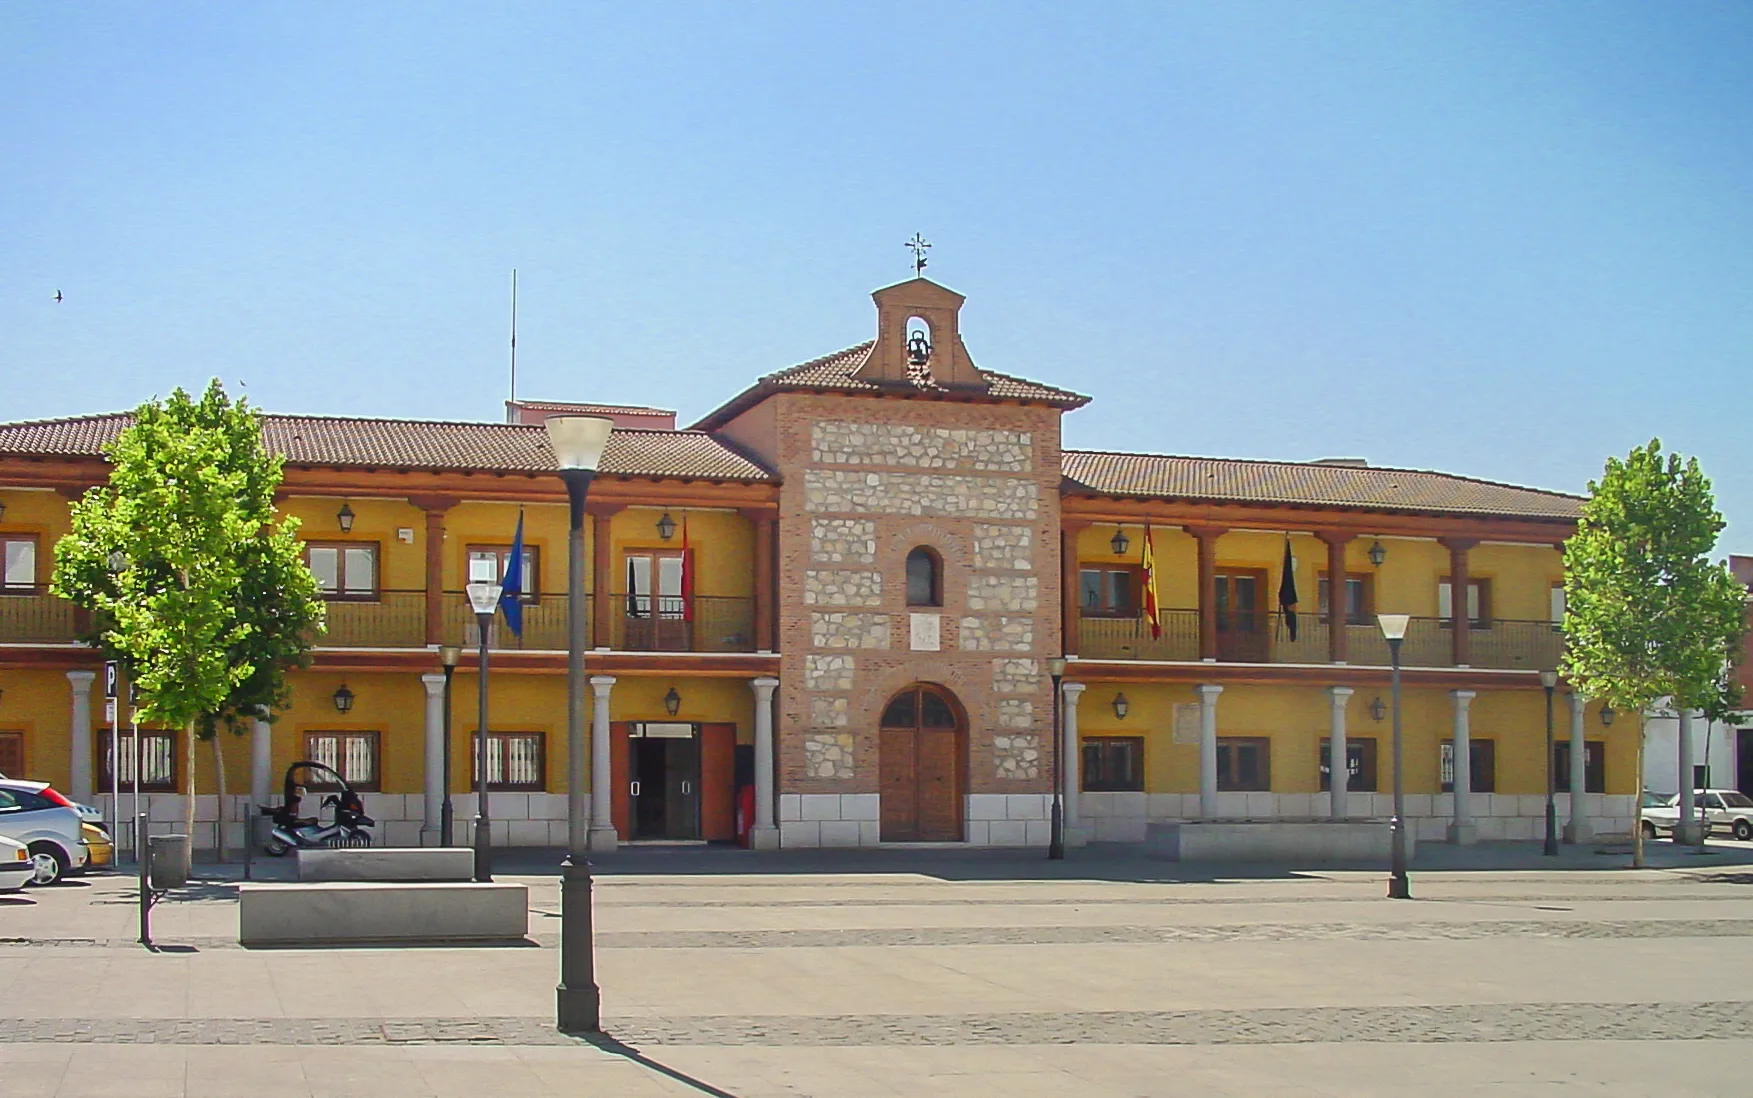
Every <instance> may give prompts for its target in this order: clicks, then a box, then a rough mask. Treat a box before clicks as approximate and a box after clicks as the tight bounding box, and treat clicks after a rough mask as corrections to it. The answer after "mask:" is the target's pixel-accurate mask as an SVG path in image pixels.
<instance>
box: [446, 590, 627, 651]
mask: <svg viewBox="0 0 1753 1098" xmlns="http://www.w3.org/2000/svg"><path fill="white" fill-rule="evenodd" d="M590 603H591V598H590V596H589V595H586V596H584V646H585V647H586V648H594V647H595V646H596V641H595V634H594V632H593V631H592V628H591V614H590V610H591V607H590ZM571 604H572V599H571V598H570V597H569V596H567V595H543V596H541V597H540V598H537V599H530V600H526V601H525V602H524V604H523V615H522V616H523V635H522V636H518V635H517V634H516V633H513V632H512V631H511V627H510V626H509V625H507V624H506V623H505V615H504V614H503V613H500V614H496V615H494V618H493V626H492V628H490V629H489V630H488V631H487V647H488V648H491V649H493V650H495V651H502V652H517V651H528V652H564V651H565V650H566V617H567V612H568V608H569V607H570V606H571ZM443 606H444V616H443V627H442V628H443V634H442V635H443V637H444V641H445V643H446V644H460V645H462V646H463V647H464V648H476V647H479V646H480V643H481V632H480V626H479V625H478V624H477V623H476V621H475V612H474V610H472V609H470V608H469V599H468V595H467V594H465V593H464V592H462V591H446V592H445V593H444V603H443Z"/></svg>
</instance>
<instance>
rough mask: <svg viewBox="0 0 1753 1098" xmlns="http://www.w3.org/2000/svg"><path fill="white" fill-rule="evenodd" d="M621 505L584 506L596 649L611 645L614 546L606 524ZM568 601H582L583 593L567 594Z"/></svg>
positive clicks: (592, 631)
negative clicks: (587, 520)
mask: <svg viewBox="0 0 1753 1098" xmlns="http://www.w3.org/2000/svg"><path fill="white" fill-rule="evenodd" d="M625 506H626V505H625V504H620V503H588V502H587V503H586V504H585V505H584V510H585V513H586V514H588V515H589V516H590V551H591V590H592V591H593V592H594V593H595V594H596V604H595V605H594V606H593V607H592V610H593V611H594V614H593V615H592V616H593V617H594V619H595V620H594V621H593V622H592V624H591V635H592V636H593V637H594V638H595V646H596V647H597V648H609V647H611V646H613V644H614V637H615V633H614V627H615V619H614V613H613V611H614V603H615V600H614V599H612V598H610V597H609V592H610V591H611V590H612V589H613V588H614V583H615V569H614V561H613V559H612V553H613V551H614V544H613V543H612V542H611V541H610V540H609V520H610V519H612V518H614V517H615V512H617V511H621V510H623V509H625ZM567 594H568V596H569V597H579V598H582V597H583V595H584V592H582V591H569V592H567Z"/></svg>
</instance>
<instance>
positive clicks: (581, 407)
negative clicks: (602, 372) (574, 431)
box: [516, 400, 676, 416]
mask: <svg viewBox="0 0 1753 1098" xmlns="http://www.w3.org/2000/svg"><path fill="white" fill-rule="evenodd" d="M516 404H517V406H518V407H520V408H532V409H534V410H536V411H538V412H579V413H585V414H588V413H591V412H616V413H619V414H620V415H624V416H673V415H675V414H676V413H675V411H674V410H673V409H670V408H652V407H649V406H647V405H643V404H578V403H575V402H570V401H564V400H519V401H516Z"/></svg>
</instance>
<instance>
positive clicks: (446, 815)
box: [438, 644, 463, 846]
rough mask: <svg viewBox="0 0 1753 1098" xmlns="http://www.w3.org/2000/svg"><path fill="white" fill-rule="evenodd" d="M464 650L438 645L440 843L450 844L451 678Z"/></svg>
mask: <svg viewBox="0 0 1753 1098" xmlns="http://www.w3.org/2000/svg"><path fill="white" fill-rule="evenodd" d="M462 658H463V650H462V648H460V647H459V646H457V645H454V644H442V645H439V647H438V662H439V663H441V664H443V665H444V799H443V800H442V801H440V802H439V808H438V845H440V846H449V845H450V842H451V838H452V833H453V831H454V830H455V824H456V806H455V805H453V804H451V801H450V680H451V676H452V675H455V674H456V670H457V664H458V663H459V662H461V661H462Z"/></svg>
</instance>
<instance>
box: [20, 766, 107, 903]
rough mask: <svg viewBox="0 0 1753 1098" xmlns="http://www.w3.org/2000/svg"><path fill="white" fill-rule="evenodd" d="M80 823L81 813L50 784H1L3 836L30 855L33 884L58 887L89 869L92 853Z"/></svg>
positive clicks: (21, 782)
mask: <svg viewBox="0 0 1753 1098" xmlns="http://www.w3.org/2000/svg"><path fill="white" fill-rule="evenodd" d="M80 823H81V821H80V818H79V810H78V809H77V808H74V807H73V804H72V802H71V801H69V800H67V798H66V797H63V796H61V794H59V793H57V792H55V790H53V789H52V788H50V787H49V784H48V783H47V782H23V781H17V780H15V779H9V780H6V781H0V835H4V836H5V837H6V838H8V839H11V840H13V841H14V842H19V843H23V844H24V847H25V849H26V850H27V851H29V852H30V858H31V864H32V866H33V867H34V872H33V874H32V883H34V884H39V885H49V884H55V883H56V882H58V881H60V880H61V878H63V877H65V876H67V874H69V873H78V872H81V871H82V870H84V869H85V864H86V862H88V861H90V860H91V851H90V850H88V849H87V848H86V846H85V840H84V839H83V838H82V837H81V836H80Z"/></svg>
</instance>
